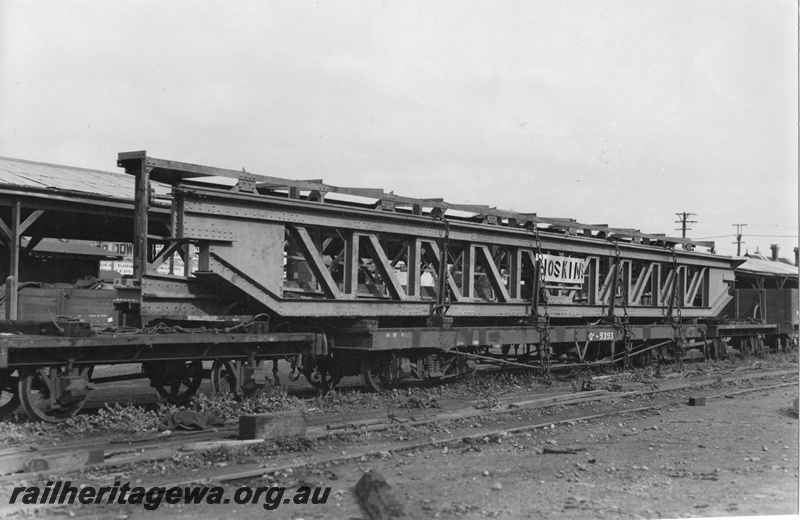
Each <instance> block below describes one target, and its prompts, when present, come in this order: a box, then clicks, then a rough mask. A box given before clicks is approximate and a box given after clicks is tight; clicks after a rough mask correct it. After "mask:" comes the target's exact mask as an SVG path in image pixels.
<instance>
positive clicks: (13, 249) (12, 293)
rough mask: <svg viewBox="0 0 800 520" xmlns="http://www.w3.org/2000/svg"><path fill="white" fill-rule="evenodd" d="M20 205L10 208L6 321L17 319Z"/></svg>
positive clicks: (18, 203)
mask: <svg viewBox="0 0 800 520" xmlns="http://www.w3.org/2000/svg"><path fill="white" fill-rule="evenodd" d="M21 209H22V207H21V204H20V202H19V201H18V200H17V201H15V202H14V205H13V206H11V227H10V229H9V231H10V233H9V234H10V236H9V240H8V251H9V258H8V278H6V319H7V320H16V319H17V316H18V315H17V282H18V281H19V238H20V237H19V220H20V217H19V215H20V212H21Z"/></svg>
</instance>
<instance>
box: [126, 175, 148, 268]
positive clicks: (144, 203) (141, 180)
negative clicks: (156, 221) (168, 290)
mask: <svg viewBox="0 0 800 520" xmlns="http://www.w3.org/2000/svg"><path fill="white" fill-rule="evenodd" d="M136 168H137V171H131V172H129V173H133V174H134V178H135V192H136V201H135V206H134V222H133V276H134V278H137V279H140V280H141V278H142V276H144V274H145V273H147V256H148V255H147V253H148V247H147V217H148V213H149V209H150V169H149V168H148V167H147V160H146V159H140V160H139V164H138V165H137V166H136Z"/></svg>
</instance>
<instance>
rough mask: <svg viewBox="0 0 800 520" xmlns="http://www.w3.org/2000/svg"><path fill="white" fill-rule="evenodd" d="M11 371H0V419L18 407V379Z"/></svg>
mask: <svg viewBox="0 0 800 520" xmlns="http://www.w3.org/2000/svg"><path fill="white" fill-rule="evenodd" d="M12 373H13V370H0V419H2V418H3V417H5V416H6V415H8V414H10V413H11V412H13V411H14V410H16V409H17V408H18V407H19V394H18V393H17V384H18V379H17V378H16V377H13V376H12V375H11V374H12Z"/></svg>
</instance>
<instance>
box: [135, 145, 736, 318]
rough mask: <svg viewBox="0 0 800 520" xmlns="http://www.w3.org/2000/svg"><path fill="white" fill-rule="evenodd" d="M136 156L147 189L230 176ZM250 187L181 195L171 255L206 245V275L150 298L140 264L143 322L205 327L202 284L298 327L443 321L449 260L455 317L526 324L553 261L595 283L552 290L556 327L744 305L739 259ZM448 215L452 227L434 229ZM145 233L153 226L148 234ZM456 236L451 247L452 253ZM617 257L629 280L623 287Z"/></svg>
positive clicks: (439, 208)
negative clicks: (383, 319)
mask: <svg viewBox="0 0 800 520" xmlns="http://www.w3.org/2000/svg"><path fill="white" fill-rule="evenodd" d="M134 155H135V154H134ZM122 157H123V155H122V154H121V163H122V164H124V165H125V166H126V169H127V170H128V171H129V172H130V173H135V174H137V179H138V180H139V181H142V179H144V180H146V179H147V175H148V174H150V173H152V174H153V175H154V178H156V177H157V178H159V179H160V180H165V179H166V180H173V181H176V180H181V179H183V178H185V177H187V176H188V177H192V176H196V175H211V174H215V173H219V170H218V169H213V168H207V167H200V166H196V165H185V164H180V163H172V162H169V161H161V160H157V159H151V158H147V157H146V156H145V155H144V154H139V155H135V157H133V156H131V157H127V158H126V159H125V160H122ZM225 172H227V171H225ZM225 172H223V173H225ZM228 173H230V172H228ZM241 175H243V174H239V176H241ZM229 176H230V175H229ZM248 176H249V175H248ZM272 182H273V184H270V185H269V187H270V188H272V187H275V186H284V187H285V186H286V185H287V184H288V185H289V194H288V195H289V196H290V197H291V196H298V193H297V192H296V190H297V189H298V188H297V186H295V187H292V185H291V184H292V182H295V181H291V182H287V183H284V184H276V183H277V180H273V181H272ZM296 182H297V183H301V184H302V183H303V182H307V181H296ZM138 185H139V186H140V187H142V186H144V185H145V183H143V182H139V184H138ZM240 185H241V188H242V189H238V188H237V189H234V190H223V189H215V188H207V187H186V186H179V187H176V188H175V189H174V190H173V196H174V202H173V208H172V211H173V216H172V223H173V225H172V227H173V229H172V236H171V237H165V240H164V243H165V244H172V246H169V245H168V246H166V247H167V248H168V250H177V248H175V246H174V243H175V242H176V241H180V242H181V243H182V244H189V243H191V244H195V245H196V246H198V248H199V255H200V258H199V265H198V269H199V271H200V272H197V273H196V276H195V277H192V278H189V279H185V280H183V281H179V282H176V284H177V285H181V284H182V285H183V288H182V289H178V290H177V291H167V294H164V292H162V293H158V292H154V291H152V290H150V289H151V287H152V285H153V283H154V282H153V280H157V279H158V276H157V275H155V273H153V272H147V271H148V269H147V262H148V261H149V258H147V257H145V258H144V259H143V260H142V261H141V262H140V263H143V264H144V265H145V268H143V269H141V271H142V272H146V274H145V275H144V276H143V277H142V314H144V315H153V316H156V315H161V316H175V317H180V316H189V315H203V314H204V310H203V308H204V307H207V306H208V298H206V297H205V296H202V295H199V294H197V293H198V285H197V283H195V280H197V279H200V280H207V281H211V282H213V284H214V285H216V286H218V285H219V283H220V282H225V283H226V284H227V285H228V286H229V287H230V288H235V289H236V290H238V291H240V292H241V293H244V294H246V295H247V296H249V297H250V298H252V299H254V300H256V301H258V302H260V303H262V304H263V305H264V306H265V307H267V308H269V309H271V310H273V311H275V312H276V313H278V314H280V315H284V316H420V317H423V316H427V315H429V314H430V312H431V308H432V305H433V302H434V300H435V297H436V295H435V293H434V294H431V290H434V291H435V290H436V289H437V287H438V285H439V284H438V282H436V281H435V280H434V282H435V283H434V284H431V283H430V282H429V283H428V287H427V290H426V288H425V287H423V286H422V278H423V276H424V275H425V273H426V272H427V273H430V276H432V277H434V278H435V277H436V275H437V272H438V265H439V263H440V262H442V261H446V263H447V269H446V280H445V283H444V285H445V287H446V290H447V292H448V299H449V300H451V301H452V303H451V305H450V308H449V310H448V315H449V316H452V317H466V316H475V317H525V316H529V315H530V314H531V313H532V312H533V311H534V309H532V304H531V295H530V293H531V291H532V287H531V284H534V285H535V281H534V276H533V273H535V272H537V271H538V268H539V264H540V263H541V262H542V261H543V259H544V258H545V256H541V255H540V253H546V254H547V255H550V257H551V262H552V261H558V260H559V259H565V260H564V261H565V262H567V261H570V262H581V263H582V265H583V266H584V267H585V268H586V269H585V273H586V276H585V279H579V280H572V282H573V283H572V284H563V283H556V284H547V285H546V287H545V289H546V291H547V293H546V294H548V298H547V300H548V304H549V308H548V312H549V314H550V315H552V316H555V317H583V316H602V315H605V314H606V313H612V312H610V311H609V310H608V308H609V307H611V308H613V307H615V306H614V305H613V303H616V300H619V302H620V303H619V304H617V305H616V307H617V308H616V309H614V310H613V314H615V315H617V316H620V315H621V314H622V313H624V312H625V311H627V313H628V315H629V316H631V317H653V316H662V315H664V311H665V310H666V308H672V307H680V308H681V311H682V313H683V315H684V316H686V317H704V316H709V315H714V314H716V313H717V312H718V311H719V309H721V308H722V307H723V306H724V305H725V304H726V303H727V302H728V300H729V299H730V296H729V295H728V288H729V283H730V282H731V281H732V280H733V271H732V267H733V264H734V261H732V260H731V259H729V258H724V257H718V256H714V255H707V254H699V253H694V252H687V251H673V250H669V249H665V248H659V247H652V246H646V245H642V244H639V243H636V242H637V241H638V242H641V240H634V241H631V242H619V241H618V242H617V243H616V244H615V243H611V242H609V241H607V240H603V239H599V238H598V237H596V236H595V237H587V236H576V235H572V234H556V233H551V232H546V231H545V230H542V231H541V232H540V233H533V232H531V231H529V230H527V229H525V228H523V227H521V226H520V225H518V224H519V223H518V222H517V221H516V220H515V219H512V218H510V217H509V218H507V219H506V221H505V222H506V223H507V225H498V221H502V219H497V218H494V219H485V220H484V221H482V222H475V221H470V220H469V219H463V218H462V219H457V218H453V219H451V218H449V217H448V221H449V225H447V227H446V226H445V224H444V223H443V222H442V217H441V216H442V215H443V210H444V209H446V204H444V203H441V202H440V201H439V202H436V201H433V202H432V204H434V205H435V207H434V209H433V210H432V211H431V212H430V213H429V214H428V215H424V214H423V212H422V211H421V209H420V208H418V207H416V206H415V207H414V211H411V212H400V211H396V210H395V209H396V208H395V206H394V204H388V205H387V204H381V205H380V207H381V208H384V209H388V211H385V210H378V209H374V208H367V207H363V206H361V207H358V206H353V205H352V204H345V203H341V202H340V203H330V202H323V200H324V193H323V192H322V191H324V190H322V188H320V190H322V191H318V192H316V195H314V196H313V197H312V196H309V197H308V198H307V199H306V200H297V199H293V198H287V196H286V195H285V194H284V195H281V194H280V193H277V192H272V191H270V192H267V193H266V194H263V193H259V192H257V191H256V189H255V186H257V184H253V182H252V181H251V180H249V179H248V180H247V182H246V183H244V184H243V183H242V180H241V179H240ZM261 185H262V186H263V183H262V184H261ZM314 186H318V184H314ZM306 187H307V186H306ZM293 190H294V191H293ZM142 191H143V192H144V190H142ZM312 195H313V193H312ZM144 199H146V197H144ZM417 202H424V201H417ZM137 207H138V214H140V215H142V214H146V211H144V209H146V204H144V205H143V203H142V201H141V200H140V199H137ZM501 213H502V212H501ZM437 215H438V216H439V218H438V220H437V219H435V218H431V217H432V216H437ZM522 216H524V215H519V214H515V217H522ZM561 220H563V219H561ZM551 224H552V223H551ZM534 225H535V224H534ZM145 227H146V222H145V221H143V222H142V223H140V225H139V228H138V229H139V230H141V229H144V228H145ZM589 227H591V226H589ZM595 227H597V226H595ZM446 229H447V232H446ZM603 229H606V230H607V231H608V229H607V228H603ZM445 234H447V239H448V242H449V246H448V248H447V250H446V251H441V246H442V245H443V244H444V238H445ZM536 235H539V236H540V237H541V240H540V242H539V244H540V245H541V249H538V248H537V240H536V238H537V237H536ZM642 236H645V237H649V236H650V235H641V236H640V237H639V238H641V237H642ZM146 239H147V237H141V236H137V240H138V241H139V242H142V241H144V243H146ZM170 241H172V242H170ZM170 247H171V249H170ZM141 249H142V248H140V250H141ZM617 251H619V253H620V260H621V265H622V270H621V272H622V278H621V280H619V283H618V284H616V285H617V286H615V287H612V286H611V285H612V281H615V280H616V278H617V277H616V275H615V276H613V277H612V273H616V272H617V270H616V259H615V253H616V252H617ZM409 259H410V261H409ZM553 259H555V260H553ZM398 262H402V263H403V264H405V265H404V266H403V269H401V270H400V271H402V270H404V271H405V273H404V274H405V275H406V283H405V284H404V283H402V282H401V280H400V279H399V277H398V275H397V273H398V272H399V271H398V270H397V269H396V267H397V265H398ZM673 262H677V263H679V265H677V266H676V265H674V264H673ZM284 264H285V265H284ZM154 265H155V264H154ZM676 267H677V268H676ZM297 268H300V269H301V270H303V269H304V270H305V271H306V274H305V275H304V278H303V279H302V280H301V279H299V278H298V279H297V280H295V278H294V277H295V276H296V269H297ZM150 271H154V269H152V266H151V269H150ZM580 272H581V273H583V270H581V271H580ZM360 277H363V280H364V284H361V283H359V281H360ZM526 281H527V285H526ZM199 292H200V293H202V292H203V291H202V290H200V291H199ZM621 304H622V305H621ZM620 307H622V308H621V309H620ZM538 310H539V312H541V311H542V309H541V306H540V308H539V309H538Z"/></svg>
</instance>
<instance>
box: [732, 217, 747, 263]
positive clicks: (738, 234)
mask: <svg viewBox="0 0 800 520" xmlns="http://www.w3.org/2000/svg"><path fill="white" fill-rule="evenodd" d="M731 225H732V226H736V242H731V244H736V256H742V228H743V227H745V226H746V225H747V224H731Z"/></svg>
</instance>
